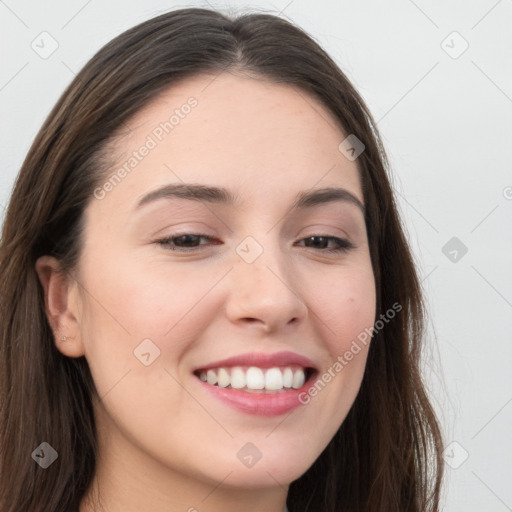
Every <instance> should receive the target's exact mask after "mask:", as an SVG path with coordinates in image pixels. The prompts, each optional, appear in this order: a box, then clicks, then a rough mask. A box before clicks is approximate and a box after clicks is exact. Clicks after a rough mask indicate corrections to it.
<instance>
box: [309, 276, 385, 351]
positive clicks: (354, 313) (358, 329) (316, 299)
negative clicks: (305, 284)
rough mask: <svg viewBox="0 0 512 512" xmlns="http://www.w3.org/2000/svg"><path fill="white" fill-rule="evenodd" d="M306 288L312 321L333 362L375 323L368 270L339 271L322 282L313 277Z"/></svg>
mask: <svg viewBox="0 0 512 512" xmlns="http://www.w3.org/2000/svg"><path fill="white" fill-rule="evenodd" d="M309 288H310V289H311V290H313V291H312V292H311V293H310V294H309V296H308V297H309V302H310V304H311V309H312V310H313V317H317V319H318V326H319V328H321V329H322V334H323V336H322V337H323V338H324V340H325V342H326V344H327V349H328V351H329V352H330V354H331V356H332V358H333V359H334V358H335V357H337V356H338V355H339V354H340V353H343V352H344V351H345V350H348V348H349V347H350V345H351V342H352V341H353V340H355V339H357V336H358V335H359V334H361V333H362V332H365V329H370V328H371V327H372V326H373V323H374V321H375V313H376V292H375V280H374V276H373V272H372V270H371V267H369V266H367V267H364V268H361V269H359V270H357V271H355V270H354V269H348V268H347V269H342V271H341V272H339V273H337V274H336V275H334V274H333V275H329V276H326V277H325V278H323V279H322V278H319V276H315V279H314V283H313V282H311V283H310V285H309Z"/></svg>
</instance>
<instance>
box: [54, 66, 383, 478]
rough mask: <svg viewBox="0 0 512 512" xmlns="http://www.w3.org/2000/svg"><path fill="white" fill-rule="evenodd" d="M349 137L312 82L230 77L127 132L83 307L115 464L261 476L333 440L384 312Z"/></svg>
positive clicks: (100, 221) (183, 86)
mask: <svg viewBox="0 0 512 512" xmlns="http://www.w3.org/2000/svg"><path fill="white" fill-rule="evenodd" d="M347 135H349V134H348V133H346V134H345V133H343V132H342V131H341V130H340V128H339V126H338V124H337V123H336V121H335V119H334V118H333V116H332V115H331V114H330V113H329V112H328V111H327V110H326V109H325V108H324V107H323V106H322V105H321V104H320V103H319V102H318V101H317V100H315V99H314V98H312V97H310V96H308V95H306V94H305V93H303V92H299V91H297V90H295V89H294V88H292V87H290V86H287V85H278V84H273V83H270V82H268V81H266V80H263V79H253V78H247V77H240V76H234V75H232V74H229V73H223V74H221V75H220V76H218V77H217V78H216V79H214V77H213V76H201V77H195V78H193V79H188V80H186V81H184V82H182V83H180V84H179V85H176V86H174V87H172V88H170V89H169V90H167V91H166V92H165V93H163V94H161V95H160V97H159V98H158V99H156V100H155V101H153V103H152V104H150V105H149V106H148V107H147V108H145V109H144V110H142V111H140V112H139V113H138V114H137V115H136V116H135V117H134V118H133V119H132V120H131V121H130V122H129V123H128V125H127V126H125V127H124V129H123V133H122V135H121V137H120V138H119V139H118V140H117V143H116V145H115V148H114V151H113V154H114V155H115V158H116V165H115V166H114V167H112V169H111V171H110V172H109V173H108V175H107V176H106V177H105V179H104V181H102V182H101V183H100V184H99V185H98V187H99V188H97V189H96V191H95V197H93V198H92V199H91V201H90V203H89V205H88V207H87V209H86V211H85V220H86V225H85V226H86V227H85V232H84V247H83V252H82V254H81V258H80V262H79V266H78V268H77V273H76V276H77V281H78V282H79V283H80V286H78V287H77V288H76V290H77V292H76V294H75V298H74V300H73V301H72V302H71V304H73V305H72V307H74V308H75V309H74V314H75V317H76V319H77V326H78V331H77V334H78V336H77V337H76V338H75V341H74V342H75V343H79V344H80V346H81V347H82V350H83V354H84V355H85V357H86V359H87V362H88V364H89V366H90V369H91V372H92V376H93V378H94V382H95V385H96V388H97V390H98V394H99V396H100V397H101V400H100V401H99V402H97V403H96V405H95V407H96V415H97V422H98V427H99V429H100V431H101V433H102V436H103V439H107V438H108V440H109V441H108V443H107V442H105V443H104V445H103V446H102V450H103V452H102V457H103V459H102V460H103V461H104V464H106V465H108V464H110V465H111V467H114V466H115V464H116V463H117V464H118V470H119V471H125V470H126V471H131V469H132V468H133V467H134V465H136V467H137V471H138V472H140V474H147V475H149V474H154V472H156V471H158V472H159V474H160V475H163V474H167V475H169V474H175V475H181V477H183V478H194V479H199V480H201V481H203V482H207V483H209V484H210V485H211V487H212V488H214V486H215V485H218V484H219V482H221V481H223V486H225V487H232V488H234V487H237V488H240V487H243V488H256V487H259V488H262V487H270V486H277V485H278V483H279V484H281V485H287V484H289V483H290V482H291V481H293V480H294V479H296V478H298V477H299V476H300V475H301V474H302V473H304V472H305V471H306V470H307V469H308V467H310V466H311V464H312V463H313V462H314V461H315V459H316V458H317V457H318V456H319V455H320V453H321V452H322V450H323V449H324V448H325V447H326V445H327V444H328V442H329V441H330V439H331V438H332V437H333V435H334V434H335V432H336V431H337V430H338V428H339V427H340V425H341V423H342V422H343V420H344V418H345V416H346V415H347V413H348V411H349V409H350V407H351V405H352V403H353V402H354V399H355V397H356V394H357V392H358V389H359V387H360V383H361V379H362V376H363V371H364V367H365V362H366V355H367V348H368V347H367V346H365V345H362V344H359V345H360V350H359V351H358V352H357V353H356V354H354V352H355V351H352V355H353V357H351V358H350V359H349V360H347V357H345V354H346V352H347V351H350V349H351V347H353V346H354V345H353V341H354V340H356V339H357V336H358V335H359V334H360V333H361V332H364V330H365V328H369V327H371V326H372V325H373V322H374V317H375V282H374V276H373V271H372V266H371V262H370V254H369V247H368V240H367V233H366V229H365V222H364V214H363V211H362V209H361V207H360V206H359V205H358V204H357V203H358V202H360V203H363V194H362V190H361V183H360V180H359V173H358V169H357V161H351V160H349V159H348V158H346V157H345V156H344V155H343V154H342V153H341V152H340V150H339V149H338V146H339V145H340V143H341V142H342V141H343V140H344V139H345V138H346V136H347ZM120 169H124V172H123V171H121V170H120ZM113 175H115V177H113ZM210 189H212V190H210ZM322 189H337V190H336V191H332V190H331V191H330V192H326V193H325V194H319V193H318V192H319V191H321V190H322ZM301 197H302V201H298V200H299V199H300V198H301ZM308 198H309V199H308ZM297 202H298V204H296V203H297ZM340 240H341V241H340ZM335 249H339V250H338V251H335ZM77 340H78V341H77ZM62 346H65V343H64V344H62V345H61V347H62ZM61 350H65V349H64V348H63V349H61ZM341 360H343V361H344V362H343V363H341V362H340V361H341ZM336 362H338V364H337V365H336ZM340 366H341V369H340ZM208 370H209V371H208ZM325 375H328V376H327V377H325ZM329 375H330V378H329ZM303 378H306V379H308V380H307V381H306V382H305V383H303ZM205 379H207V381H206V382H205V381H204V380H205ZM319 380H320V381H322V384H321V385H318V386H317V388H318V389H317V391H316V392H315V391H313V392H312V393H309V392H308V390H311V388H312V386H314V384H315V382H316V381H319ZM326 381H327V382H326ZM231 384H233V386H231ZM247 385H249V387H251V388H254V389H249V390H248V389H247V387H246V386H247ZM261 388H263V389H261ZM296 388H298V389H296ZM108 461H110V462H108ZM114 461H117V462H114ZM157 468H158V469H157Z"/></svg>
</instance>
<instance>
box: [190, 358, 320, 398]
mask: <svg viewBox="0 0 512 512" xmlns="http://www.w3.org/2000/svg"><path fill="white" fill-rule="evenodd" d="M315 373H316V371H315V370H314V369H313V368H305V367H302V366H297V365H288V366H275V367H271V368H260V367H258V366H233V367H223V366H221V367H219V368H208V369H199V370H196V371H195V372H194V375H195V376H196V377H197V378H198V379H199V380H201V381H202V382H204V383H205V384H208V385H210V386H214V387H219V388H224V389H236V390H238V391H245V392H247V393H259V394H273V393H286V392H287V391H290V390H296V389H300V388H301V387H303V386H304V384H305V383H306V382H308V381H309V380H310V379H311V378H312V377H313V375H314V374H315Z"/></svg>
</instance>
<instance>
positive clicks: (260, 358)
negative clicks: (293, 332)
mask: <svg viewBox="0 0 512 512" xmlns="http://www.w3.org/2000/svg"><path fill="white" fill-rule="evenodd" d="M292 365H296V366H302V367H304V368H314V367H315V363H313V361H311V359H309V358H307V357H305V356H301V355H299V354H295V353H294V352H287V351H285V352H276V353H275V354H263V353H258V352H252V353H250V354H241V355H239V356H234V357H228V358H227V359H222V360H219V361H213V362H212V363H208V364H206V365H204V366H198V367H197V368H194V370H193V371H197V370H208V369H209V368H220V367H221V366H224V367H226V366H228V367H231V366H258V367H260V368H272V367H274V366H292Z"/></svg>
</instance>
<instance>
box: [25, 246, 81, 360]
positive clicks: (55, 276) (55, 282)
mask: <svg viewBox="0 0 512 512" xmlns="http://www.w3.org/2000/svg"><path fill="white" fill-rule="evenodd" d="M35 268H36V272H37V275H38V276H39V281H40V283H41V286H42V288H43V294H44V303H45V312H46V317H47V318H48V322H49V324H50V327H51V329H52V331H53V334H54V340H55V344H56V346H57V348H58V349H59V351H60V352H62V353H63V354H64V355H66V356H68V357H80V356H83V355H84V349H83V344H82V340H81V338H80V330H79V324H78V321H77V318H76V314H75V312H74V311H73V310H72V309H71V308H70V305H71V304H72V301H71V300H70V297H71V294H72V293H73V292H74V291H76V283H75V282H74V281H73V279H72V277H71V276H70V275H69V274H68V273H67V272H65V271H63V270H62V268H61V265H60V263H59V261H58V260H57V259H56V258H54V257H53V256H41V257H40V258H39V259H38V260H37V261H36V265H35Z"/></svg>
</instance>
